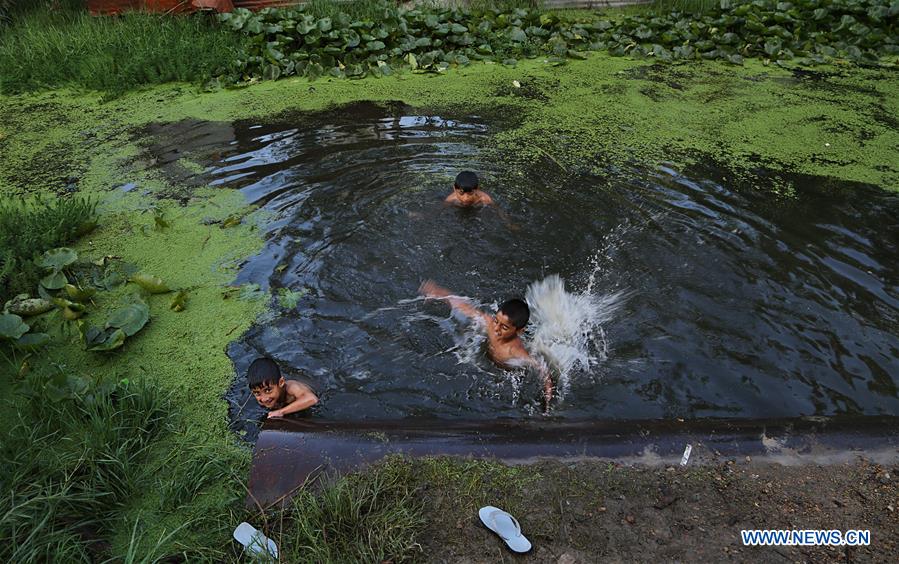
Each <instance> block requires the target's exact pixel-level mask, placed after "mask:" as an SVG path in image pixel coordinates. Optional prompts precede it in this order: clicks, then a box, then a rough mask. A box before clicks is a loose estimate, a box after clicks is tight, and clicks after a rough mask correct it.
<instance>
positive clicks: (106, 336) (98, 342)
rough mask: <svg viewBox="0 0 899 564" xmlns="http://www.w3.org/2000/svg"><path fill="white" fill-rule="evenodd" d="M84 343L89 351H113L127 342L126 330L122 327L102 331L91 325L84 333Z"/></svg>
mask: <svg viewBox="0 0 899 564" xmlns="http://www.w3.org/2000/svg"><path fill="white" fill-rule="evenodd" d="M84 344H85V346H86V348H87V350H89V351H100V352H103V351H111V350H115V349H117V348H119V347H121V346H122V345H123V344H125V332H124V331H122V330H121V329H113V330H107V331H100V330H99V329H97V328H96V327H91V328H90V329H88V330H87V332H86V333H85V334H84Z"/></svg>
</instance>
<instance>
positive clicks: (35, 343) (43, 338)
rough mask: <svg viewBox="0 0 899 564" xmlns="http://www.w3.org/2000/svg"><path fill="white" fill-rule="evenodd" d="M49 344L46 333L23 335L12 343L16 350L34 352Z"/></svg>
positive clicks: (48, 337) (48, 336)
mask: <svg viewBox="0 0 899 564" xmlns="http://www.w3.org/2000/svg"><path fill="white" fill-rule="evenodd" d="M49 342H50V335H48V334H46V333H25V334H24V335H22V336H21V337H19V338H18V339H16V340H15V341H14V342H13V346H14V347H16V348H17V349H22V350H26V351H34V350H36V349H39V348H41V347H43V346H46V345H47V343H49Z"/></svg>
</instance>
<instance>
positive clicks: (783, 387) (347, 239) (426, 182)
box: [158, 104, 899, 429]
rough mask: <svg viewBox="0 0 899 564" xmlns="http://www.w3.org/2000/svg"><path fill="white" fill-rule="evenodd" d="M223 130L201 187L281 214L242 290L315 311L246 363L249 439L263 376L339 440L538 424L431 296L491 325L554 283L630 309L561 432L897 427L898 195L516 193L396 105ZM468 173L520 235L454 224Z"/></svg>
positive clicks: (475, 126) (583, 184)
mask: <svg viewBox="0 0 899 564" xmlns="http://www.w3.org/2000/svg"><path fill="white" fill-rule="evenodd" d="M182 125H183V124H182ZM229 126H230V124H229ZM203 127H208V126H203V125H201V124H193V125H192V126H190V127H189V128H187V129H188V130H192V131H195V132H196V131H198V129H197V128H199V131H200V133H197V134H196V135H195V138H197V139H201V141H199V142H198V143H197V144H196V145H198V146H200V147H201V148H202V149H203V151H201V153H203V154H204V155H206V159H207V162H208V163H209V166H208V167H207V168H206V170H205V172H204V173H202V175H201V180H202V182H203V183H210V184H212V185H220V186H227V187H231V188H238V189H240V190H241V191H242V192H243V193H244V194H245V195H246V196H247V198H248V200H250V201H251V202H254V203H258V204H260V205H263V206H264V207H265V209H266V210H268V211H269V212H270V213H271V214H272V215H271V219H270V221H269V222H268V223H267V225H266V226H265V227H264V229H265V236H266V240H267V243H266V245H265V248H264V250H263V251H262V252H261V253H260V254H259V255H257V256H255V257H252V258H250V259H249V260H248V261H247V262H246V264H245V265H244V266H243V268H242V270H241V272H240V274H239V275H238V280H237V283H255V284H259V285H260V286H261V287H262V288H264V289H271V290H272V291H273V292H274V293H275V294H277V292H279V291H280V289H282V288H286V289H289V290H291V291H294V292H302V293H303V295H302V297H300V299H299V301H298V302H297V304H296V307H291V308H285V307H281V306H280V305H279V304H278V303H277V300H276V302H275V312H274V313H273V314H272V315H271V316H270V317H269V318H267V319H265V320H263V321H261V322H259V323H257V324H256V325H255V326H254V327H253V328H252V329H251V330H250V331H249V332H248V333H247V334H246V335H244V336H243V337H242V338H241V340H239V341H238V342H235V343H233V344H232V346H231V347H230V348H229V351H228V353H229V355H230V356H231V358H232V359H233V361H234V364H235V367H236V369H237V373H238V374H239V377H238V380H237V381H236V382H235V384H234V386H233V388H232V390H231V392H229V394H228V398H229V401H230V402H231V404H232V409H231V415H232V418H233V420H234V422H235V427H237V428H240V427H244V426H245V423H247V422H249V421H254V420H257V419H258V418H259V417H261V416H262V412H261V410H260V409H259V408H258V406H256V405H255V402H254V401H253V399H252V397H250V396H249V394H248V392H247V390H246V386H245V380H244V374H245V371H246V368H247V366H248V365H249V363H250V362H251V361H252V360H253V358H255V357H256V356H258V355H263V354H264V355H269V356H271V357H273V358H275V359H276V360H277V361H278V362H279V363H280V364H281V365H282V366H283V367H284V368H285V371H286V372H287V374H288V376H290V375H294V376H299V377H303V378H305V379H306V380H307V381H309V382H310V383H311V384H312V385H313V387H314V388H315V389H316V390H317V391H318V392H319V393H320V395H321V396H322V398H323V402H322V404H321V405H320V408H319V413H321V415H322V416H324V417H327V418H330V419H385V418H403V417H417V416H436V417H441V418H457V419H463V418H464V419H491V418H495V417H513V418H521V417H527V416H529V415H532V414H535V413H536V412H537V407H538V398H539V384H538V382H537V381H536V379H535V378H533V377H532V376H529V375H527V374H519V373H510V372H507V371H504V370H501V369H498V368H496V367H494V366H493V365H492V364H491V363H490V362H489V361H486V360H485V359H484V357H483V354H470V353H471V351H472V350H474V351H475V352H477V351H478V349H477V346H478V342H477V341H475V342H471V332H470V331H467V330H466V328H465V326H464V324H461V323H459V322H458V320H456V319H455V318H453V317H452V316H451V315H450V313H449V311H448V308H447V307H446V306H445V305H443V304H439V303H430V302H428V303H425V302H422V301H420V300H416V299H415V298H416V295H417V288H418V286H419V284H420V282H421V281H422V280H423V279H426V278H433V279H435V280H437V281H438V282H440V283H441V284H442V285H445V286H447V287H449V288H451V289H453V290H455V291H457V292H458V293H459V294H462V295H466V296H471V297H472V298H474V299H476V300H480V303H481V304H482V305H483V307H485V308H488V309H489V308H491V307H494V306H495V305H496V304H497V303H499V302H501V301H503V300H504V299H506V298H508V297H512V296H523V295H524V294H525V291H526V289H527V288H528V286H529V285H530V284H532V283H533V282H535V281H538V280H541V279H543V278H544V277H546V276H547V275H550V274H558V275H559V276H561V277H562V278H563V279H564V280H565V281H566V284H567V287H568V289H569V290H570V291H572V292H575V293H585V292H589V293H591V294H593V295H595V296H599V297H603V296H605V297H608V296H613V295H621V296H626V297H625V298H622V299H621V300H620V301H619V302H618V303H616V304H615V309H614V315H610V316H609V319H607V320H605V322H604V323H603V324H602V327H601V333H602V339H600V340H599V341H597V343H595V345H596V346H598V347H601V348H602V349H603V350H601V351H592V352H593V353H596V354H594V356H593V358H594V359H600V362H594V363H592V364H591V365H590V367H589V369H581V370H576V371H575V372H573V373H572V374H570V375H568V381H567V385H566V389H565V390H564V397H563V398H562V399H561V400H560V401H558V402H557V403H556V404H555V405H554V406H553V414H554V416H556V417H559V418H565V419H573V418H606V419H608V418H612V419H615V418H620V419H639V418H671V417H718V416H721V417H750V418H751V417H792V416H798V415H812V414H814V415H833V414H843V413H847V414H869V415H873V414H890V413H896V412H899V393H897V374H899V339H897V337H896V335H897V329H899V323H897V319H899V287H897V280H899V272H897V270H899V266H897V265H899V260H897V259H899V241H897V233H899V225H897V222H899V220H897V217H899V198H897V196H896V195H892V194H889V193H886V192H884V191H882V190H880V189H878V188H875V187H870V186H863V185H851V184H847V183H838V182H834V181H830V180H827V179H822V178H817V177H809V176H797V175H783V174H781V175H771V174H770V173H766V172H765V171H758V176H757V178H756V179H755V180H756V181H757V182H758V183H761V184H764V183H766V182H767V183H774V184H777V185H779V186H781V187H783V186H786V187H788V188H789V189H790V191H791V195H789V196H784V197H779V196H777V195H775V194H774V193H773V192H772V191H770V190H765V189H758V187H752V186H750V187H746V186H741V185H740V184H739V183H737V182H735V181H733V180H728V179H727V173H726V172H725V171H723V170H720V169H718V168H716V167H714V166H711V165H709V166H695V167H692V168H689V169H688V170H686V171H683V172H678V171H675V170H672V169H669V168H665V167H661V168H658V169H650V168H645V167H639V166H633V167H629V168H622V169H611V168H609V169H608V170H605V171H604V172H602V173H594V174H578V175H569V176H562V171H561V170H559V169H558V168H553V167H552V166H550V167H549V168H543V167H542V166H537V165H535V167H534V170H533V171H531V173H530V174H527V175H519V174H514V173H513V172H511V171H508V170H505V169H504V165H503V163H502V162H485V159H484V157H483V156H482V152H481V150H480V148H481V147H482V146H483V144H484V142H485V141H486V140H487V139H488V136H489V135H491V134H492V133H494V132H495V129H494V127H493V125H492V124H491V123H488V122H487V121H486V120H483V119H480V118H478V117H473V116H468V117H462V118H449V117H438V116H433V115H423V114H422V113H421V112H417V111H416V110H413V109H411V108H408V107H402V106H399V105H392V106H389V107H387V108H384V107H378V106H373V105H365V104H360V105H354V106H351V107H347V108H344V109H342V110H340V111H336V112H330V113H328V114H325V115H319V116H317V117H316V118H315V120H310V119H308V118H305V119H303V120H299V121H295V122H291V121H289V120H285V121H284V122H282V123H275V124H268V125H253V124H247V123H237V124H234V127H233V129H232V130H231V131H233V139H231V140H230V141H227V142H226V143H224V144H222V143H220V141H221V136H216V135H209V134H207V133H203V132H202V128H203ZM225 137H227V136H225ZM202 139H206V141H202ZM211 140H214V141H215V142H212V141H211ZM207 141H208V142H207ZM176 142H177V141H176ZM204 151H205V152H204ZM158 154H160V155H164V154H165V147H164V146H161V149H160V150H159V151H158ZM175 154H177V153H175ZM170 156H171V155H170ZM170 160H177V159H170ZM462 169H471V170H476V171H478V173H479V174H480V176H481V178H482V184H483V186H484V187H485V189H486V190H487V191H488V192H489V193H491V194H492V195H493V196H494V198H495V199H496V200H497V201H498V202H499V204H500V207H501V208H502V209H503V210H504V211H505V212H506V214H507V215H508V217H505V216H503V215H502V214H499V213H497V212H496V211H494V210H492V209H485V210H480V211H471V210H457V209H452V208H447V207H444V206H443V205H442V203H441V200H442V198H443V197H444V196H445V195H446V194H447V193H448V192H449V189H450V186H451V183H452V179H453V177H454V175H455V174H456V172H458V171H459V170H462ZM609 311H611V310H609ZM533 333H534V331H533V330H532V331H531V334H532V335H533ZM600 341H601V342H600ZM247 428H248V429H251V428H252V426H249V427H247Z"/></svg>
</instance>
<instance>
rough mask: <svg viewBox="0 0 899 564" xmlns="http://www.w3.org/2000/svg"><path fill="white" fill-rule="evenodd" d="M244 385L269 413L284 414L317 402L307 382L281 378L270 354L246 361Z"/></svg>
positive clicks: (273, 415)
mask: <svg viewBox="0 0 899 564" xmlns="http://www.w3.org/2000/svg"><path fill="white" fill-rule="evenodd" d="M247 386H249V388H250V391H251V392H252V393H253V397H255V398H256V401H257V402H259V405H261V406H262V407H264V408H265V409H269V410H272V411H269V414H268V416H269V417H284V416H285V415H287V414H289V413H296V412H297V411H302V410H304V409H308V408H310V407H312V406H313V405H315V404H317V403H318V397H317V396H316V395H315V393H314V392H313V391H312V389H311V388H309V386H307V385H305V384H303V383H301V382H297V381H296V380H285V379H284V376H282V375H281V369H280V368H279V367H278V363H276V362H275V361H274V360H272V359H270V358H265V357H261V358H257V359H256V360H254V361H253V362H252V363H251V364H250V367H249V368H248V369H247Z"/></svg>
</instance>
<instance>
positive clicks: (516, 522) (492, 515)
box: [490, 510, 521, 540]
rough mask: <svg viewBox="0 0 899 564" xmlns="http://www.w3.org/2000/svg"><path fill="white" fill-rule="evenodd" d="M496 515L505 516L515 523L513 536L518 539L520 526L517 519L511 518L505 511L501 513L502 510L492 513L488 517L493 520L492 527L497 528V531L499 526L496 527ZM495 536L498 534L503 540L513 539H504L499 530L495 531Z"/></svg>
mask: <svg viewBox="0 0 899 564" xmlns="http://www.w3.org/2000/svg"><path fill="white" fill-rule="evenodd" d="M497 514H500V515H505V516H506V517H508V518H509V519H511V520H512V522H513V523H515V536H516V537H520V536H521V524H520V523H519V522H518V519H516V518H515V517H513V516H512V514H511V513H508V512H506V511H502V510H500V511H494V512H493V513H492V514H491V515H490V517H492V518H493V524H494V526H496V527H497V529H499V526H498V525H497V523H496V515H497ZM496 534H498V535H499V536H500V538H502V539H503V540H506V539H510V538H514V537H504V536H503V535H502V534H501V533H500V532H499V530H497V531H496Z"/></svg>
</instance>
